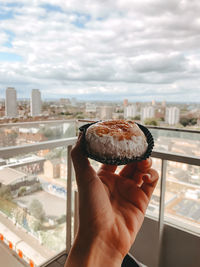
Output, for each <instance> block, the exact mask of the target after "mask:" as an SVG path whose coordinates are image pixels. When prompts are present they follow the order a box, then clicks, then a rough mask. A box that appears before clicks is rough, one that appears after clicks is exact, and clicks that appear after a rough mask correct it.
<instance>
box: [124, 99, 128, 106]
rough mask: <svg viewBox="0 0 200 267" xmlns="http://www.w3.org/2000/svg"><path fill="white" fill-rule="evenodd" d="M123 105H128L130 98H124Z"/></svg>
mask: <svg viewBox="0 0 200 267" xmlns="http://www.w3.org/2000/svg"><path fill="white" fill-rule="evenodd" d="M123 105H124V107H126V106H128V99H124V101H123Z"/></svg>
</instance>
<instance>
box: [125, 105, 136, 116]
mask: <svg viewBox="0 0 200 267" xmlns="http://www.w3.org/2000/svg"><path fill="white" fill-rule="evenodd" d="M135 116H137V107H136V105H128V106H127V107H125V108H124V118H131V117H132V118H133V117H135Z"/></svg>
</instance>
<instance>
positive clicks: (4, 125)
mask: <svg viewBox="0 0 200 267" xmlns="http://www.w3.org/2000/svg"><path fill="white" fill-rule="evenodd" d="M76 121H77V120H76V119H68V120H66V119H63V120H61V119H59V120H46V121H43V120H42V121H24V122H11V123H0V127H12V126H21V125H22V126H23V125H29V124H30V125H35V124H36V125H37V124H48V123H59V122H60V123H64V122H76Z"/></svg>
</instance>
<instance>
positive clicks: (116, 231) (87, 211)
mask: <svg viewBox="0 0 200 267" xmlns="http://www.w3.org/2000/svg"><path fill="white" fill-rule="evenodd" d="M82 141H83V138H82V136H79V139H78V142H77V144H76V146H75V147H74V148H73V150H72V160H73V164H74V168H75V173H76V180H77V184H78V190H79V221H80V224H79V230H78V234H77V238H76V241H75V243H74V246H73V248H72V252H71V253H70V257H69V259H70V258H71V259H74V257H73V254H74V255H75V254H76V252H78V251H77V250H79V256H80V254H81V255H82V256H83V257H82V260H81V264H80V263H79V264H80V265H79V266H93V265H94V260H95V259H94V257H92V254H93V253H97V255H99V253H100V256H99V260H100V261H102V262H101V264H102V265H103V264H104V263H105V262H106V261H107V260H108V259H106V255H107V254H108V253H109V257H110V258H111V259H112V264H111V265H110V266H115V265H114V262H116V266H120V265H121V262H122V260H123V258H124V256H125V255H126V254H127V253H128V251H129V249H130V247H131V245H132V244H133V242H134V240H135V238H136V235H137V233H138V231H139V229H140V227H141V225H142V222H143V219H144V215H145V211H146V208H147V206H148V203H149V200H150V197H151V195H152V193H153V190H154V188H155V186H156V183H157V180H158V173H157V172H156V171H155V170H154V169H152V168H151V165H152V161H151V159H148V160H145V161H142V162H138V163H136V162H134V163H131V164H128V165H126V166H125V167H123V169H122V170H121V171H120V172H119V174H116V173H115V171H116V169H117V166H113V165H104V164H103V165H102V166H101V167H100V169H99V171H98V172H96V171H95V170H94V169H93V167H92V166H91V165H90V162H89V160H88V159H87V158H86V157H85V156H84V155H83V152H82V149H81V144H82ZM97 248H98V249H97ZM101 251H102V253H101ZM80 252H81V253H80ZM107 256H108V255H107ZM96 261H97V260H96ZM72 262H73V261H72ZM72 262H71V265H66V266H78V265H76V264H75V265H72ZM84 263H85V265H84ZM92 264H93V265H92ZM95 264H96V266H102V265H101V264H100V262H99V265H98V263H97V262H96V263H95ZM107 266H108V265H107Z"/></svg>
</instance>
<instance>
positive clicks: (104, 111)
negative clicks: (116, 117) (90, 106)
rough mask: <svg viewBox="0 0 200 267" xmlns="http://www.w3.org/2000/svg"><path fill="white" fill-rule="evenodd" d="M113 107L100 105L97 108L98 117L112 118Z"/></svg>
mask: <svg viewBox="0 0 200 267" xmlns="http://www.w3.org/2000/svg"><path fill="white" fill-rule="evenodd" d="M112 114H113V107H111V106H102V107H100V110H99V117H100V119H101V120H109V119H112Z"/></svg>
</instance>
